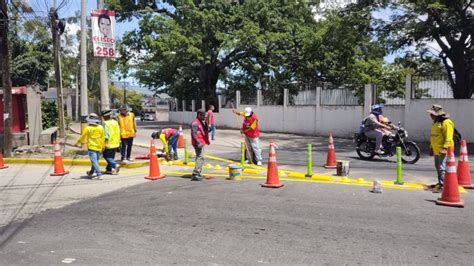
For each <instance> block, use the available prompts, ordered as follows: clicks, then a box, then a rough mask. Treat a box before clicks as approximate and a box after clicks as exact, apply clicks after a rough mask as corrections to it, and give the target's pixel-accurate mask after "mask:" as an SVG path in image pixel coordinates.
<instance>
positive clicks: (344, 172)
mask: <svg viewBox="0 0 474 266" xmlns="http://www.w3.org/2000/svg"><path fill="white" fill-rule="evenodd" d="M349 163H350V162H349V161H337V163H336V170H337V175H338V176H348V175H349V170H350V164H349Z"/></svg>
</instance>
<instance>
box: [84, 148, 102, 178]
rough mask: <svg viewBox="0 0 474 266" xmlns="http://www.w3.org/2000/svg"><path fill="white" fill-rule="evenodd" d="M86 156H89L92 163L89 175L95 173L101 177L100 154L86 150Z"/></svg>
mask: <svg viewBox="0 0 474 266" xmlns="http://www.w3.org/2000/svg"><path fill="white" fill-rule="evenodd" d="M87 155H89V158H90V159H91V163H92V167H91V174H94V171H95V172H96V173H97V175H98V176H100V175H102V173H101V172H100V167H99V157H100V152H98V151H92V150H88V151H87Z"/></svg>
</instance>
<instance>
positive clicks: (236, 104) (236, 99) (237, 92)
mask: <svg viewBox="0 0 474 266" xmlns="http://www.w3.org/2000/svg"><path fill="white" fill-rule="evenodd" d="M239 107H240V91H236V92H235V108H237V109H239Z"/></svg>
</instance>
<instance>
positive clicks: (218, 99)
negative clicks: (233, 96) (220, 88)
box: [217, 95, 222, 110]
mask: <svg viewBox="0 0 474 266" xmlns="http://www.w3.org/2000/svg"><path fill="white" fill-rule="evenodd" d="M217 104H218V105H219V106H217V110H220V109H221V107H222V95H217Z"/></svg>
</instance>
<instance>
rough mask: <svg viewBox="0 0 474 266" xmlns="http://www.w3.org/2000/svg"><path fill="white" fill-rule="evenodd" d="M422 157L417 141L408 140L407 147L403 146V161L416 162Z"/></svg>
mask: <svg viewBox="0 0 474 266" xmlns="http://www.w3.org/2000/svg"><path fill="white" fill-rule="evenodd" d="M419 159H420V148H418V145H416V143H414V142H411V141H407V142H405V148H403V146H402V162H404V163H408V164H415V163H416V162H418V160H419Z"/></svg>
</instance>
